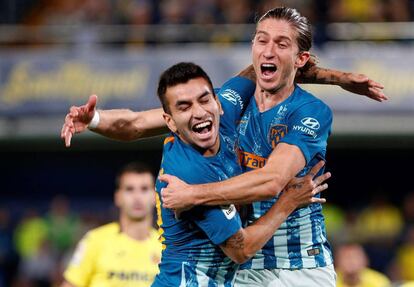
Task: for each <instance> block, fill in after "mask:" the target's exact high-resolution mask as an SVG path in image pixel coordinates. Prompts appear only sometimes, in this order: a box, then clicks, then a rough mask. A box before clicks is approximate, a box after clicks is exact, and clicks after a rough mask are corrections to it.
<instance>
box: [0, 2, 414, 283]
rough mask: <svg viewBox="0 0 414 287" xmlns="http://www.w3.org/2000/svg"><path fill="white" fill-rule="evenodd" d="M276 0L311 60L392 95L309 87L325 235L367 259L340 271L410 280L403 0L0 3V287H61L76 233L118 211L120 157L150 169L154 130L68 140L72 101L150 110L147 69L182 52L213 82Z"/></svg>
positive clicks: (409, 91)
mask: <svg viewBox="0 0 414 287" xmlns="http://www.w3.org/2000/svg"><path fill="white" fill-rule="evenodd" d="M280 5H285V6H290V7H294V8H297V9H298V10H299V11H300V12H301V13H302V14H303V15H305V16H307V17H308V18H309V19H310V21H311V22H312V24H313V26H314V40H315V41H314V48H313V51H312V52H313V53H314V54H316V55H317V56H318V57H319V60H320V65H321V66H324V67H330V68H335V69H341V70H345V71H354V72H360V73H364V74H367V75H369V76H370V77H371V78H373V79H374V80H376V81H379V82H381V83H383V84H384V85H385V87H386V88H385V93H386V95H387V96H389V98H390V100H389V101H388V102H385V103H377V102H373V101H371V100H369V99H367V98H363V97H361V96H357V95H352V94H349V93H347V92H345V91H343V90H341V89H340V88H338V87H327V86H310V85H306V86H305V89H308V90H311V91H312V92H314V93H315V94H316V95H318V96H319V97H321V98H323V99H324V100H325V101H326V102H327V103H328V104H329V105H330V106H331V108H332V109H333V110H334V127H333V134H332V136H331V138H330V141H329V146H328V162H327V169H328V170H329V171H331V172H332V174H333V177H332V179H330V181H329V186H330V187H329V190H328V191H327V192H326V194H325V195H326V197H327V199H328V202H329V204H326V206H325V211H324V212H325V215H326V218H327V226H328V237H329V238H330V240H331V243H332V244H333V246H334V250H335V251H337V250H339V249H340V247H341V246H343V245H344V244H348V243H356V244H357V245H358V246H362V247H363V249H362V250H363V253H364V256H366V259H368V260H366V261H363V260H362V261H359V262H364V263H361V264H360V265H358V264H357V265H355V266H354V269H353V271H352V270H351V271H349V270H348V271H344V274H345V273H346V272H348V273H349V272H351V273H352V272H359V271H360V270H362V269H364V268H365V267H367V266H370V268H372V269H373V270H376V271H379V272H381V273H383V274H385V275H386V276H387V277H388V278H389V279H390V280H391V281H392V282H393V283H392V284H393V285H394V286H399V284H401V283H403V282H408V281H410V280H414V186H413V184H412V182H411V176H412V170H411V168H412V167H411V168H410V166H411V164H412V162H413V161H414V23H413V22H412V21H413V19H414V1H413V0H393V1H391V0H364V1H360V0H330V1H329V0H327V1H323V0H294V1H269V0H262V1H253V0H159V1H155V0H153V1H150V0H71V1H68V0H2V1H1V2H0V162H1V172H0V180H1V181H0V287H4V286H57V285H58V284H59V283H60V281H61V280H62V277H61V272H62V268H64V266H65V264H66V262H67V258H68V256H70V255H71V252H72V249H73V247H74V244H75V243H76V242H77V241H78V240H79V238H80V237H81V236H82V235H83V234H84V233H85V232H86V231H87V230H88V229H90V228H92V227H95V226H97V225H99V224H102V223H105V222H108V221H109V220H112V219H114V218H116V211H115V210H114V208H113V205H112V195H113V190H114V176H115V172H116V171H117V170H118V168H120V167H121V166H122V165H124V164H125V163H127V162H129V161H132V160H140V161H143V162H145V163H147V164H150V165H151V166H152V167H153V170H154V174H156V173H157V171H158V170H157V169H158V167H159V164H160V158H161V148H162V138H153V139H149V140H143V141H138V142H133V143H120V142H116V141H112V140H107V139H104V138H102V137H99V136H96V135H94V134H93V133H91V132H86V133H84V134H82V135H77V136H75V137H74V139H73V140H72V147H71V148H70V149H66V148H64V143H63V142H62V141H61V140H60V138H59V135H60V128H61V126H62V124H63V120H64V116H65V114H66V113H67V111H68V109H69V107H70V106H71V105H81V104H84V103H85V102H86V100H87V98H88V96H89V95H90V94H92V93H96V94H97V95H98V96H99V101H98V107H99V108H104V109H108V108H120V107H121V108H130V109H133V110H143V109H148V108H153V107H158V106H159V103H158V100H157V98H156V96H155V93H156V85H157V80H158V76H159V74H160V73H161V72H162V71H163V70H164V69H166V68H167V67H169V66H170V65H172V64H174V63H176V62H179V61H194V62H196V63H198V64H200V65H201V66H202V67H203V68H205V70H206V71H207V72H208V73H209V75H210V76H211V77H212V80H213V83H214V84H215V85H216V86H217V87H219V86H220V85H221V84H222V83H223V82H224V81H225V80H226V79H228V78H229V77H230V76H232V75H234V74H236V73H237V72H238V71H239V70H241V69H242V68H243V67H245V66H247V65H248V64H249V63H250V61H251V60H250V41H251V38H252V34H253V32H254V29H255V25H254V22H255V19H256V17H257V16H258V15H261V14H262V13H263V12H265V11H266V10H268V9H270V8H272V7H275V6H280ZM344 254H346V253H344ZM338 256H341V255H340V254H339V253H338ZM343 268H344V270H345V269H346V268H345V267H343ZM351 269H352V268H351ZM355 270H356V271H355ZM372 286H379V285H372Z"/></svg>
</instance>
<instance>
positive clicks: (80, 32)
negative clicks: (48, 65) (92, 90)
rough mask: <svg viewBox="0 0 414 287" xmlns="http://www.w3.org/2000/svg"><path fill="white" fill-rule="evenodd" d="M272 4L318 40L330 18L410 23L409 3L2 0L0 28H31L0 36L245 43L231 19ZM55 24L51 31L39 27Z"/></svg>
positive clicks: (244, 31) (35, 40)
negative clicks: (292, 13)
mask: <svg viewBox="0 0 414 287" xmlns="http://www.w3.org/2000/svg"><path fill="white" fill-rule="evenodd" d="M276 6H289V7H293V8H296V9H298V10H299V11H300V13H301V14H302V15H304V16H306V17H307V18H308V19H309V20H310V21H311V23H312V24H313V26H314V28H315V33H314V34H315V36H314V42H315V44H316V45H322V44H324V43H326V42H327V41H329V40H335V39H336V38H335V33H334V36H332V35H331V32H328V30H329V29H327V24H329V23H332V22H407V21H412V20H414V0H393V1H391V0H364V1H359V0H289V1H288V0H260V1H254V0H157V1H153V0H72V1H66V0H6V1H0V25H1V24H18V25H24V26H25V27H26V28H28V27H30V28H31V30H29V31H26V32H24V29H23V30H22V29H21V28H22V27H21V26H20V28H19V29H17V30H13V32H12V33H10V31H8V33H6V32H4V31H3V32H1V30H0V36H1V35H2V34H4V35H3V41H4V39H7V41H8V42H7V41H6V42H5V43H8V44H12V45H13V44H22V43H23V44H39V43H41V44H44V43H45V42H46V43H47V44H49V43H53V42H54V41H56V38H59V42H62V41H63V42H65V41H69V40H68V39H71V41H72V42H73V41H74V42H79V41H81V42H84V41H86V42H92V43H96V42H98V43H103V42H105V43H109V44H115V45H118V44H122V45H123V44H139V45H141V44H158V43H188V42H214V43H216V42H219V43H223V42H224V43H228V42H249V41H250V40H251V36H252V34H253V32H254V29H253V28H252V27H245V26H242V27H238V26H237V24H253V23H255V21H256V19H257V17H258V16H260V15H262V14H263V13H264V12H265V11H267V10H269V9H271V8H273V7H276ZM187 24H190V25H187ZM216 24H221V26H215V25H216ZM227 24H233V25H227ZM55 25H57V26H58V29H57V30H56V29H55V30H54V29H47V28H45V27H56V26H55ZM126 25H128V26H126ZM175 25H182V26H180V27H177V26H175ZM183 25H185V26H183ZM65 27H66V28H67V29H65ZM68 27H71V28H73V27H76V29H74V30H73V29H71V28H68ZM7 29H8V28H7V27H6V30H7ZM36 29H43V30H42V32H39V31H38V30H36ZM9 42H10V43H9ZM69 42H70V41H69Z"/></svg>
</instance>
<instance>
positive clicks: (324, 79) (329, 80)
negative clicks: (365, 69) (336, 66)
mask: <svg viewBox="0 0 414 287" xmlns="http://www.w3.org/2000/svg"><path fill="white" fill-rule="evenodd" d="M347 75H349V73H346V72H342V71H338V70H331V69H327V68H321V67H318V66H312V67H310V68H309V69H308V70H306V71H304V72H302V73H299V74H298V76H297V77H296V78H295V81H296V82H297V83H302V84H325V85H339V84H341V83H343V82H344V79H346V77H347Z"/></svg>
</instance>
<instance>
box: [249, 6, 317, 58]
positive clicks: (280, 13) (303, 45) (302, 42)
mask: <svg viewBox="0 0 414 287" xmlns="http://www.w3.org/2000/svg"><path fill="white" fill-rule="evenodd" d="M269 18H271V19H277V20H285V21H286V22H288V23H289V24H290V25H291V26H292V27H293V28H294V29H295V30H296V32H297V34H298V35H297V37H296V41H297V44H298V47H299V52H303V51H309V50H310V48H311V47H312V27H311V24H310V23H309V21H308V19H307V18H306V17H305V16H302V15H301V14H300V13H299V12H298V11H297V10H296V9H294V8H288V7H276V8H273V9H271V10H269V11H267V12H266V13H265V14H263V15H262V16H261V17H260V18H259V20H258V21H257V24H259V23H260V22H262V21H263V20H266V19H269Z"/></svg>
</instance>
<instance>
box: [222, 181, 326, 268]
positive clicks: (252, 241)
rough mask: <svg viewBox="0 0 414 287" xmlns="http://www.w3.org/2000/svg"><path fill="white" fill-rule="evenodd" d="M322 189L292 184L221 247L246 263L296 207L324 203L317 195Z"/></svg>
mask: <svg viewBox="0 0 414 287" xmlns="http://www.w3.org/2000/svg"><path fill="white" fill-rule="evenodd" d="M322 190H323V189H322V186H321V187H320V188H319V189H315V190H305V189H302V188H301V187H300V185H291V186H290V187H289V188H287V189H286V190H285V191H284V192H283V193H282V195H281V196H280V198H279V200H278V201H277V202H276V203H275V204H274V205H273V206H272V207H271V208H270V209H269V211H268V212H267V213H266V214H265V215H263V216H262V217H260V218H259V219H258V220H257V221H255V222H254V223H253V224H251V225H249V226H248V227H246V228H244V229H243V228H241V229H240V230H239V231H238V232H237V233H235V234H234V235H233V236H231V237H230V238H229V239H227V240H226V241H225V242H224V243H223V244H221V245H220V247H221V248H222V250H223V251H224V253H225V254H226V255H227V256H229V257H230V258H231V259H232V260H233V261H235V262H236V263H244V262H245V261H247V260H248V259H249V258H251V257H252V256H254V254H256V252H257V251H258V250H259V249H261V248H262V247H263V246H264V245H265V244H266V242H267V241H269V239H270V238H271V237H272V235H273V234H274V233H275V231H276V230H277V229H278V228H279V227H280V225H281V224H282V223H283V222H284V221H285V220H286V218H287V217H288V216H289V214H291V213H292V212H293V211H294V210H295V209H296V208H298V207H299V206H301V205H308V204H311V203H315V202H316V203H324V202H325V201H326V200H325V199H324V198H317V197H315V195H316V194H318V193H319V192H320V191H322Z"/></svg>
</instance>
